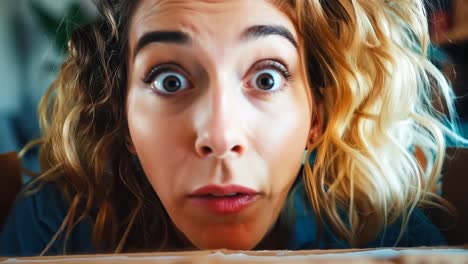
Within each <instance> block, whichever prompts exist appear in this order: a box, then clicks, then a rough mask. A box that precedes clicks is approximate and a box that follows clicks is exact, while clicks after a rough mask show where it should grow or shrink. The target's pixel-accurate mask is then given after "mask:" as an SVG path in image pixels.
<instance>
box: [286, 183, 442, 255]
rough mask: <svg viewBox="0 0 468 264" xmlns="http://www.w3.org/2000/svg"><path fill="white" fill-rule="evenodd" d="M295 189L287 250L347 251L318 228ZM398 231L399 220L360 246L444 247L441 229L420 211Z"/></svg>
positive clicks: (330, 232) (342, 243)
mask: <svg viewBox="0 0 468 264" xmlns="http://www.w3.org/2000/svg"><path fill="white" fill-rule="evenodd" d="M297 187H298V188H296V189H295V190H294V192H293V193H292V195H291V196H292V197H291V198H292V199H293V201H294V202H293V203H294V206H293V208H294V211H295V217H294V223H293V228H292V230H291V238H290V242H289V249H338V248H349V247H350V245H349V243H348V242H346V241H344V240H342V239H340V238H338V236H336V234H335V233H334V232H333V230H332V228H331V227H330V226H329V225H327V223H324V222H321V223H322V224H320V225H319V222H320V221H319V220H318V219H317V215H316V214H315V213H314V210H313V209H312V208H311V205H310V202H309V201H308V199H307V197H306V196H305V195H304V192H305V190H304V188H303V186H300V185H299V186H297ZM401 228H402V221H401V219H400V220H398V221H396V222H395V223H393V224H390V225H388V226H386V227H385V228H384V229H383V230H382V231H381V233H380V234H378V236H377V238H376V239H375V240H373V241H371V242H370V243H367V244H365V245H363V246H362V247H365V248H378V247H418V246H441V245H446V244H447V242H446V240H445V238H444V236H443V235H442V233H441V232H440V230H439V229H438V228H437V227H436V226H435V225H434V224H433V223H432V222H431V221H430V220H429V218H428V217H427V216H426V214H425V213H424V212H423V211H422V210H421V209H418V208H416V209H415V210H413V212H412V213H411V215H410V217H409V218H408V223H407V225H406V228H405V229H404V230H403V232H402V233H401ZM400 233H401V236H400Z"/></svg>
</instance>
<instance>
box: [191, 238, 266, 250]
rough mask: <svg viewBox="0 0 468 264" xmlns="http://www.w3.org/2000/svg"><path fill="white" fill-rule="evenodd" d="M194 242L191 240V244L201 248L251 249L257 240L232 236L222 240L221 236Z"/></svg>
mask: <svg viewBox="0 0 468 264" xmlns="http://www.w3.org/2000/svg"><path fill="white" fill-rule="evenodd" d="M198 242H199V243H196V242H195V241H193V244H194V245H195V246H196V247H197V248H198V249H201V250H208V249H229V250H251V249H253V248H254V247H255V246H256V245H257V244H258V243H259V242H257V241H247V240H242V239H239V238H237V239H236V238H233V239H229V240H224V239H223V238H222V237H215V238H213V239H212V240H210V241H198Z"/></svg>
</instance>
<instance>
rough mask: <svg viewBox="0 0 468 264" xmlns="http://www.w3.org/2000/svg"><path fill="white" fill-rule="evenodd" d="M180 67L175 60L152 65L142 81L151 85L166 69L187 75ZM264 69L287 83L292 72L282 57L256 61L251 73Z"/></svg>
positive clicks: (274, 92)
mask: <svg viewBox="0 0 468 264" xmlns="http://www.w3.org/2000/svg"><path fill="white" fill-rule="evenodd" d="M180 68H182V66H181V65H180V64H178V63H176V62H167V63H163V64H159V65H156V66H153V67H151V68H150V70H149V71H148V72H147V73H146V74H145V75H144V78H143V82H144V83H145V84H147V85H151V83H152V82H153V81H154V78H156V77H157V76H158V75H159V74H162V73H164V72H167V71H175V72H179V73H181V74H183V75H184V76H187V75H186V74H185V73H183V72H182V71H181V70H180ZM264 69H273V70H276V71H278V72H279V73H280V74H281V75H282V76H283V78H284V79H285V82H286V83H288V82H290V81H291V80H292V74H291V72H290V71H289V70H288V65H287V63H285V62H284V61H283V60H282V59H279V58H275V59H265V60H262V61H260V62H257V63H256V64H255V65H254V66H253V70H252V71H253V73H254V72H257V71H260V70H264ZM249 76H252V74H249ZM282 90H283V89H279V90H277V91H273V92H271V91H259V92H261V93H264V94H269V95H272V94H276V93H278V92H281V91H282Z"/></svg>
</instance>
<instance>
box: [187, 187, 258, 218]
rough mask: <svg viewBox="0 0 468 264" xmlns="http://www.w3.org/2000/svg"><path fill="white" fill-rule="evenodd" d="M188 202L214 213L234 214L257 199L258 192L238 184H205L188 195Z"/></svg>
mask: <svg viewBox="0 0 468 264" xmlns="http://www.w3.org/2000/svg"><path fill="white" fill-rule="evenodd" d="M188 197H189V200H190V202H192V203H194V204H195V205H196V206H201V207H203V208H205V209H207V210H208V211H210V212H212V213H215V214H235V213H239V212H241V211H242V210H243V209H245V208H247V207H249V206H250V205H252V204H253V203H254V202H255V201H257V199H258V197H259V192H257V191H255V190H252V189H250V188H247V187H244V186H239V185H226V186H220V185H207V186H203V187H201V188H199V189H197V190H195V191H194V192H193V193H191V194H190V195H189V196H188Z"/></svg>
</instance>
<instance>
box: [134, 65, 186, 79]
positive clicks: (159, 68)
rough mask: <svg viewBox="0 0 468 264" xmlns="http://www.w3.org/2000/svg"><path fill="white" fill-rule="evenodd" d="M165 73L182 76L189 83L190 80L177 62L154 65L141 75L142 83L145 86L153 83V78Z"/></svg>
mask: <svg viewBox="0 0 468 264" xmlns="http://www.w3.org/2000/svg"><path fill="white" fill-rule="evenodd" d="M167 71H174V72H177V73H178V74H181V75H183V76H184V77H185V78H187V80H188V81H189V82H190V83H191V80H190V78H189V77H188V75H187V73H186V72H185V71H184V70H183V67H182V66H181V65H180V64H178V63H177V62H165V63H160V64H157V65H154V66H152V67H150V69H149V70H148V71H147V72H146V73H145V74H144V75H143V82H144V83H146V84H151V83H152V82H153V81H154V78H155V77H156V76H158V75H159V74H161V73H163V72H167Z"/></svg>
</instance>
